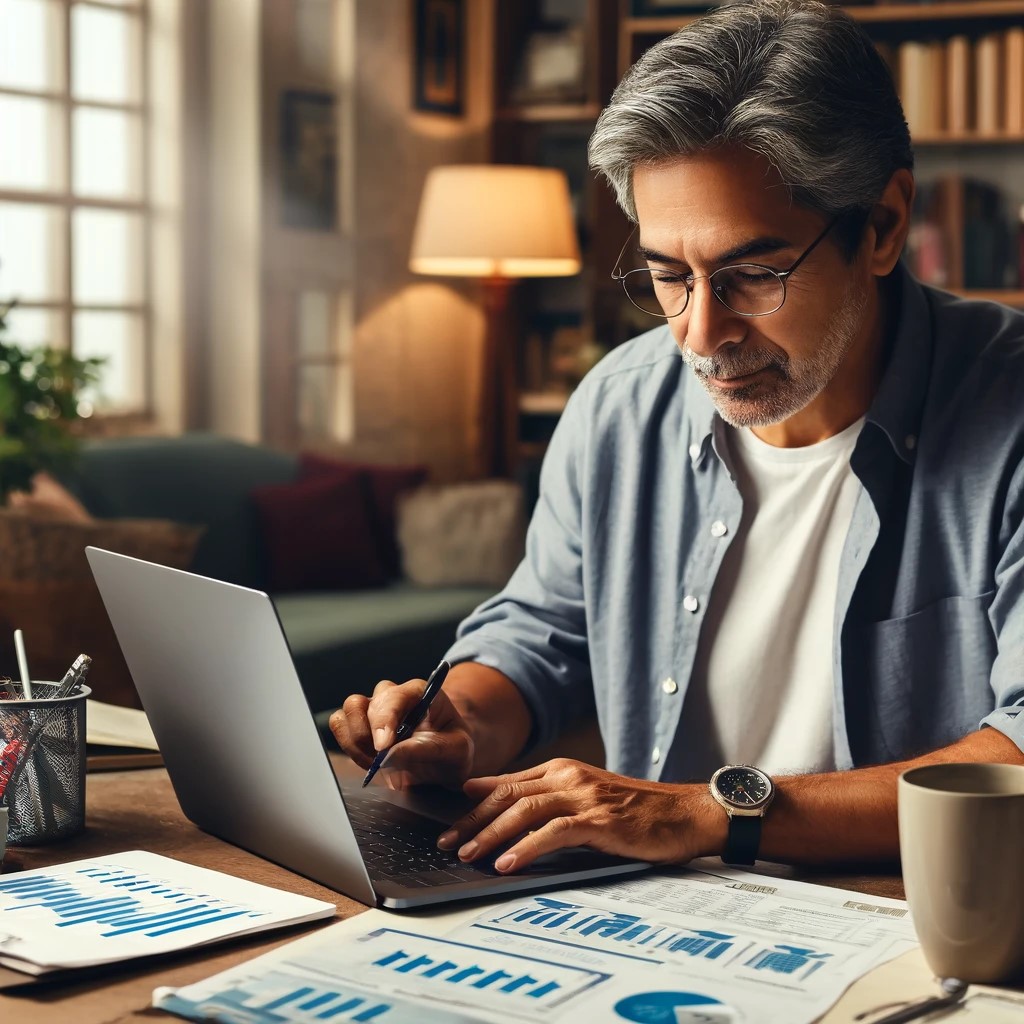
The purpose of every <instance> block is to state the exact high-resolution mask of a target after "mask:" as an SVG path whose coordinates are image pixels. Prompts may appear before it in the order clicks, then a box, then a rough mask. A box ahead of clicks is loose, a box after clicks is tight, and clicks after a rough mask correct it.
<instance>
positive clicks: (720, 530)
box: [711, 519, 729, 537]
mask: <svg viewBox="0 0 1024 1024" xmlns="http://www.w3.org/2000/svg"><path fill="white" fill-rule="evenodd" d="M728 532H729V527H728V526H726V525H725V523H723V522H722V520H721V519H716V520H715V521H714V522H713V523H712V524H711V536H712V537H724V536H725V535H726V534H727V533H728Z"/></svg>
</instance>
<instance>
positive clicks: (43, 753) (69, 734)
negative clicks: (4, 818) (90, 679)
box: [0, 682, 91, 846]
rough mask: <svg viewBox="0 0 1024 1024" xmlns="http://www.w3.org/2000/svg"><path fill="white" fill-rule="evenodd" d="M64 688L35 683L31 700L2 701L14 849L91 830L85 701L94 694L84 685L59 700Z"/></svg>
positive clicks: (0, 762) (1, 757) (2, 778)
mask: <svg viewBox="0 0 1024 1024" xmlns="http://www.w3.org/2000/svg"><path fill="white" fill-rule="evenodd" d="M59 689H60V684H59V683H55V682H33V684H32V699H31V700H24V699H21V700H17V699H14V700H3V699H0V789H3V790H4V794H3V796H4V802H5V804H6V805H7V809H8V822H7V844H8V845H9V846H29V845H34V844H36V843H48V842H51V841H52V840H55V839H64V838H66V837H68V836H72V835H74V834H75V833H77V832H80V831H82V829H83V828H84V827H85V701H86V698H87V697H88V696H89V694H90V692H91V691H90V690H89V688H88V687H87V686H79V687H78V689H77V690H76V691H75V692H74V693H73V694H71V695H69V696H65V697H62V698H56V697H55V694H56V693H57V692H58V691H59ZM22 755H26V756H22Z"/></svg>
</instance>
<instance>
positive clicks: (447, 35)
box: [413, 0, 465, 115]
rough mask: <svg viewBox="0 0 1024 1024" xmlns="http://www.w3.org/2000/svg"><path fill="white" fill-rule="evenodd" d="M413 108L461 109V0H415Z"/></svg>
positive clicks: (453, 111) (443, 111)
mask: <svg viewBox="0 0 1024 1024" xmlns="http://www.w3.org/2000/svg"><path fill="white" fill-rule="evenodd" d="M415 32H416V66H415V68H414V70H413V82H414V85H413V107H414V108H415V109H416V110H423V111H428V112H431V113H436V114H455V115H460V114H461V113H462V110H463V98H462V94H463V88H464V85H463V64H464V59H465V58H464V52H463V49H464V42H463V39H464V33H463V0H415Z"/></svg>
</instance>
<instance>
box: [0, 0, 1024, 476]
mask: <svg viewBox="0 0 1024 1024" xmlns="http://www.w3.org/2000/svg"><path fill="white" fill-rule="evenodd" d="M707 7H708V5H707V4H703V5H699V4H686V3H676V2H668V0H0V298H3V299H11V298H16V299H17V300H18V305H17V307H16V309H15V310H13V311H12V312H11V314H10V315H9V318H8V324H7V327H8V337H9V338H10V339H11V340H16V341H19V342H21V343H36V342H49V343H51V344H53V345H55V346H58V347H61V348H68V349H70V350H72V351H73V352H74V353H76V354H77V355H80V356H83V357H84V356H102V357H105V359H106V363H105V366H104V370H103V373H102V375H101V382H100V385H99V386H98V387H97V388H95V389H93V392H94V393H92V392H91V393H90V394H87V395H86V396H85V397H86V398H87V399H88V400H89V401H90V402H92V404H93V405H94V406H95V418H96V424H94V425H93V426H92V428H91V429H93V430H102V431H104V432H107V433H109V432H132V431H139V430H159V431H162V432H169V433H173V432H180V431H184V430H196V429H204V430H213V431H217V432H219V433H223V434H227V435H230V436H232V437H238V438H241V439H245V440H249V441H261V442H266V443H268V444H271V445H274V446H278V447H283V448H288V449H296V448H299V447H316V448H326V449H331V450H338V451H344V452H347V453H350V454H358V455H359V456H360V457H365V458H373V459H377V458H379V459H383V460H386V461H416V462H423V463H425V464H427V465H429V467H430V469H431V473H432V475H433V476H434V477H435V478H437V479H440V480H454V479H461V478H467V477H470V476H473V475H479V474H480V473H482V472H483V471H485V470H487V469H490V468H492V466H491V465H488V460H487V459H486V458H484V459H482V458H481V452H480V451H479V449H480V446H481V444H482V443H484V442H485V441H486V438H485V437H481V430H482V429H484V428H483V427H481V411H480V409H479V405H480V403H481V402H488V403H489V407H490V408H491V409H497V407H498V405H500V404H501V402H499V401H497V400H496V399H495V398H494V395H493V392H492V390H491V388H492V386H493V384H494V380H493V378H494V377H495V375H498V376H500V377H501V379H500V380H499V381H498V382H497V383H498V387H499V390H500V396H499V397H500V399H502V400H503V401H504V403H505V405H506V406H511V407H512V412H511V413H510V411H509V409H507V408H506V409H505V410H504V412H501V411H498V412H496V415H499V416H500V417H503V419H502V425H501V430H502V431H503V437H502V443H503V444H504V445H505V450H504V451H501V452H500V455H499V457H498V458H497V466H498V468H500V469H501V470H502V471H503V472H504V471H514V469H515V468H516V467H517V466H519V465H521V464H522V463H523V462H524V461H530V460H533V459H535V458H536V457H537V456H538V455H539V454H540V453H541V452H542V450H543V444H544V440H545V438H546V437H547V435H548V433H549V432H550V428H551V425H552V422H553V420H554V419H555V418H556V417H557V413H558V410H559V407H560V403H561V402H564V396H565V395H566V393H567V392H568V391H569V390H570V389H571V388H572V386H573V385H574V383H575V382H576V381H577V380H578V379H579V377H580V376H581V375H582V374H583V373H584V372H586V369H587V368H589V366H590V365H592V363H593V362H594V361H595V360H596V359H597V358H599V357H600V355H601V354H602V353H603V352H604V351H606V350H607V349H608V348H610V347H612V346H614V345H616V344H618V343H620V342H621V341H623V340H624V339H625V338H626V337H628V336H630V335H631V334H633V333H635V332H637V331H639V330H642V329H645V328H646V327H647V326H648V324H646V323H642V322H640V321H639V320H638V319H637V317H636V316H634V315H633V313H634V312H635V311H632V310H631V307H630V306H629V305H628V303H624V301H623V296H622V294H621V291H620V289H619V286H618V285H617V284H615V283H614V282H613V281H611V279H610V277H609V273H610V271H611V269H612V264H613V263H614V259H615V254H616V253H617V251H618V249H619V247H620V246H621V244H622V242H623V240H624V238H625V235H626V233H627V228H626V223H625V221H624V219H623V218H622V217H621V215H619V214H618V212H617V210H616V209H615V206H614V203H613V202H612V200H611V198H610V196H609V195H608V193H607V191H606V189H604V187H603V186H602V185H600V184H598V183H597V182H595V181H594V180H593V178H592V177H591V175H590V174H589V172H588V170H587V167H586V141H587V138H588V135H589V132H590V130H591V128H592V126H593V123H594V119H595V117H596V115H597V113H598V111H599V110H600V108H601V106H602V104H603V103H605V102H606V101H607V99H608V97H609V95H610V93H611V90H612V88H613V87H614V84H615V82H616V81H617V79H618V78H619V76H620V75H621V73H622V71H623V70H624V69H625V67H627V66H628V64H629V63H630V62H631V61H632V60H633V59H635V58H636V57H637V56H638V55H639V54H640V53H641V52H643V50H644V49H645V48H646V47H647V46H649V45H650V44H651V43H653V42H654V41H656V40H657V39H659V38H661V37H663V36H664V35H666V34H668V33H670V32H671V31H673V30H674V29H675V28H677V27H679V26H680V25H682V24H684V23H685V22H686V21H688V20H690V19H692V18H693V17H694V16H696V15H697V14H699V13H700V11H701V10H703V9H707ZM849 10H850V12H851V13H852V14H853V15H854V16H855V17H857V18H859V19H860V20H862V22H863V23H864V25H865V27H866V28H867V29H868V31H869V32H870V33H871V34H872V36H873V37H874V38H875V39H876V40H877V42H878V45H879V48H880V49H881V51H882V52H883V54H884V55H885V56H886V58H887V60H889V62H890V64H891V66H892V68H893V71H894V74H895V75H896V77H897V80H898V82H899V85H900V90H901V94H902V96H903V98H904V102H905V105H906V110H907V117H908V120H909V122H910V124H911V127H912V130H913V134H914V138H915V141H916V143H917V156H918V161H919V167H918V173H919V177H920V180H921V183H922V186H923V187H922V190H921V197H920V203H919V207H920V209H919V219H918V224H917V227H916V228H915V231H914V234H913V236H912V238H911V244H910V251H909V253H908V260H909V261H910V263H911V264H912V266H914V268H915V269H916V270H917V272H918V273H919V274H920V275H921V276H922V277H923V278H924V279H925V280H927V281H929V282H930V283H934V284H938V285H940V286H943V287H948V288H951V289H954V290H964V291H968V292H979V293H984V294H987V295H991V296H992V297H994V298H996V299H998V300H1000V301H1004V302H1008V303H1010V304H1017V305H1020V304H1024V290H1022V284H1021V255H1020V250H1021V245H1022V243H1021V238H1022V230H1024V229H1022V221H1021V209H1022V206H1024V81H1022V78H1024V70H1022V68H1024V29H1022V27H1021V26H1022V25H1024V4H1022V3H1016V2H1012V0H974V2H970V0H965V2H946V3H877V4H858V5H854V6H851V7H850V8H849ZM481 163H500V164H510V163H511V164H526V165H539V166H544V167H551V168H557V169H559V170H561V171H562V172H564V174H565V175H566V179H567V181H568V187H569V194H570V198H571V209H572V215H573V218H574V223H575V227H576V230H577V233H578V238H579V244H580V251H581V256H582V265H581V268H580V270H579V272H578V273H575V274H572V275H570V276H566V277H551V278H535V277H532V276H527V277H524V278H523V279H522V280H521V281H519V283H517V284H516V285H515V286H514V287H513V288H512V289H511V290H510V292H509V295H507V296H506V303H505V307H504V311H503V315H502V321H503V323H504V330H503V334H502V337H501V339H500V340H501V342H502V344H503V345H504V346H507V347H511V349H512V353H511V355H512V356H513V357H514V358H508V359H504V358H499V360H498V362H499V364H500V365H498V366H495V367H490V368H488V367H486V366H483V365H482V363H483V362H486V359H487V353H486V351H485V348H486V346H485V339H484V335H485V333H486V331H487V328H486V316H485V313H486V308H485V307H486V302H485V296H484V292H485V289H484V288H482V287H481V284H480V282H479V281H478V280H473V279H472V278H465V277H451V276H447V275H446V274H444V273H438V274H433V275H432V274H424V275H417V274H414V273H413V272H412V271H411V270H410V267H409V258H410V247H411V244H412V234H413V229H414V225H415V222H416V217H417V211H418V208H419V203H420V198H421V194H422V191H423V184H424V180H425V177H426V175H427V172H428V171H429V170H430V169H431V168H434V167H437V166H442V165H450V164H481ZM509 201H511V199H510V198H506V197H505V196H504V194H503V192H502V191H501V189H500V187H499V188H496V189H495V190H494V192H493V202H494V204H499V205H500V204H502V203H504V202H509ZM527 273H529V272H528V271H527ZM491 276H495V275H491ZM637 316H639V317H642V316H643V314H637ZM510 419H511V420H513V421H514V422H513V423H511V425H510V424H508V423H507V422H506V421H507V420H510ZM101 421H102V422H101ZM485 433H486V431H485ZM492 454H493V453H492ZM488 457H489V458H490V456H488ZM492 463H493V459H492Z"/></svg>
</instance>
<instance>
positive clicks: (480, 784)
mask: <svg viewBox="0 0 1024 1024" xmlns="http://www.w3.org/2000/svg"><path fill="white" fill-rule="evenodd" d="M550 763H551V762H545V763H544V764H539V765H536V766H535V767H533V768H527V769H525V770H524V771H521V772H509V773H508V774H507V775H478V776H477V777H476V778H475V779H467V780H466V783H465V785H464V786H463V787H462V789H463V791H464V792H465V794H466V796H468V797H469V798H470V799H472V800H483V799H484V798H485V797H486V796H487V795H488V794H490V793H491V792H493V790H494V789H495V788H496V787H497V786H500V785H501V784H502V783H506V782H507V783H510V784H516V783H520V782H533V781H535V780H537V779H542V778H544V776H545V775H546V774H547V771H548V766H549V765H550Z"/></svg>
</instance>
